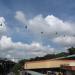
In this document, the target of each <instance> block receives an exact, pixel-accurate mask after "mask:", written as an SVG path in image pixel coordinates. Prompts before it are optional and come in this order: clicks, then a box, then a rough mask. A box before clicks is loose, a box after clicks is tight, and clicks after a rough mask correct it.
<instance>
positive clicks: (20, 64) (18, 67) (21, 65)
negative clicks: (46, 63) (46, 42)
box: [12, 47, 75, 75]
mask: <svg viewBox="0 0 75 75" xmlns="http://www.w3.org/2000/svg"><path fill="white" fill-rule="evenodd" d="M67 50H68V51H67V52H61V53H58V54H47V55H45V56H43V57H35V58H30V59H23V60H20V61H19V62H18V63H17V64H15V66H14V67H13V69H12V71H13V72H15V73H16V75H19V72H18V70H22V69H23V68H24V64H25V62H26V61H38V60H47V59H53V58H59V57H66V56H69V55H72V54H75V48H74V47H71V48H69V49H67Z"/></svg>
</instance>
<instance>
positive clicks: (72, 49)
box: [68, 47, 75, 55]
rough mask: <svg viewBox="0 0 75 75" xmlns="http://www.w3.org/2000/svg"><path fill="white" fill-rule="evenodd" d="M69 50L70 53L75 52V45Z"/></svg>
mask: <svg viewBox="0 0 75 75" xmlns="http://www.w3.org/2000/svg"><path fill="white" fill-rule="evenodd" d="M68 52H69V54H70V55H72V54H75V48H74V47H71V48H69V49H68Z"/></svg>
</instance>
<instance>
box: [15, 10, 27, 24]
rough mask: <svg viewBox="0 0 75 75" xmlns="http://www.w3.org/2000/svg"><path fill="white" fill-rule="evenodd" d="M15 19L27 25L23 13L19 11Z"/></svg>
mask: <svg viewBox="0 0 75 75" xmlns="http://www.w3.org/2000/svg"><path fill="white" fill-rule="evenodd" d="M15 18H16V19H17V20H19V21H21V22H22V23H24V24H27V19H26V15H25V14H24V13H23V12H22V11H17V12H16V15H15Z"/></svg>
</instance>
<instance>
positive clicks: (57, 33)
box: [0, 0, 75, 60]
mask: <svg viewBox="0 0 75 75" xmlns="http://www.w3.org/2000/svg"><path fill="white" fill-rule="evenodd" d="M72 46H73V47H75V0H0V57H3V58H12V59H13V60H14V58H31V57H36V56H44V55H46V54H51V53H58V52H63V51H66V49H67V48H69V47H72Z"/></svg>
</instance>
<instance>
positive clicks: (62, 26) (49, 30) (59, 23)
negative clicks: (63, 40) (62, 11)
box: [15, 11, 75, 38]
mask: <svg viewBox="0 0 75 75" xmlns="http://www.w3.org/2000/svg"><path fill="white" fill-rule="evenodd" d="M15 18H16V19H17V20H19V21H20V22H22V23H24V24H26V25H27V26H28V28H29V29H30V31H31V32H32V33H35V35H37V34H38V36H39V35H40V33H41V32H43V33H44V34H43V35H45V36H48V37H52V38H53V37H55V36H56V35H55V33H56V32H57V33H58V34H59V35H63V34H66V35H73V34H75V32H74V29H75V26H74V25H72V24H71V23H70V22H66V21H63V20H61V19H59V18H58V17H55V16H54V15H48V16H46V17H43V15H37V16H35V17H33V18H32V19H29V20H27V19H26V16H25V14H24V13H23V12H22V11H17V12H16V15H15Z"/></svg>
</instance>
